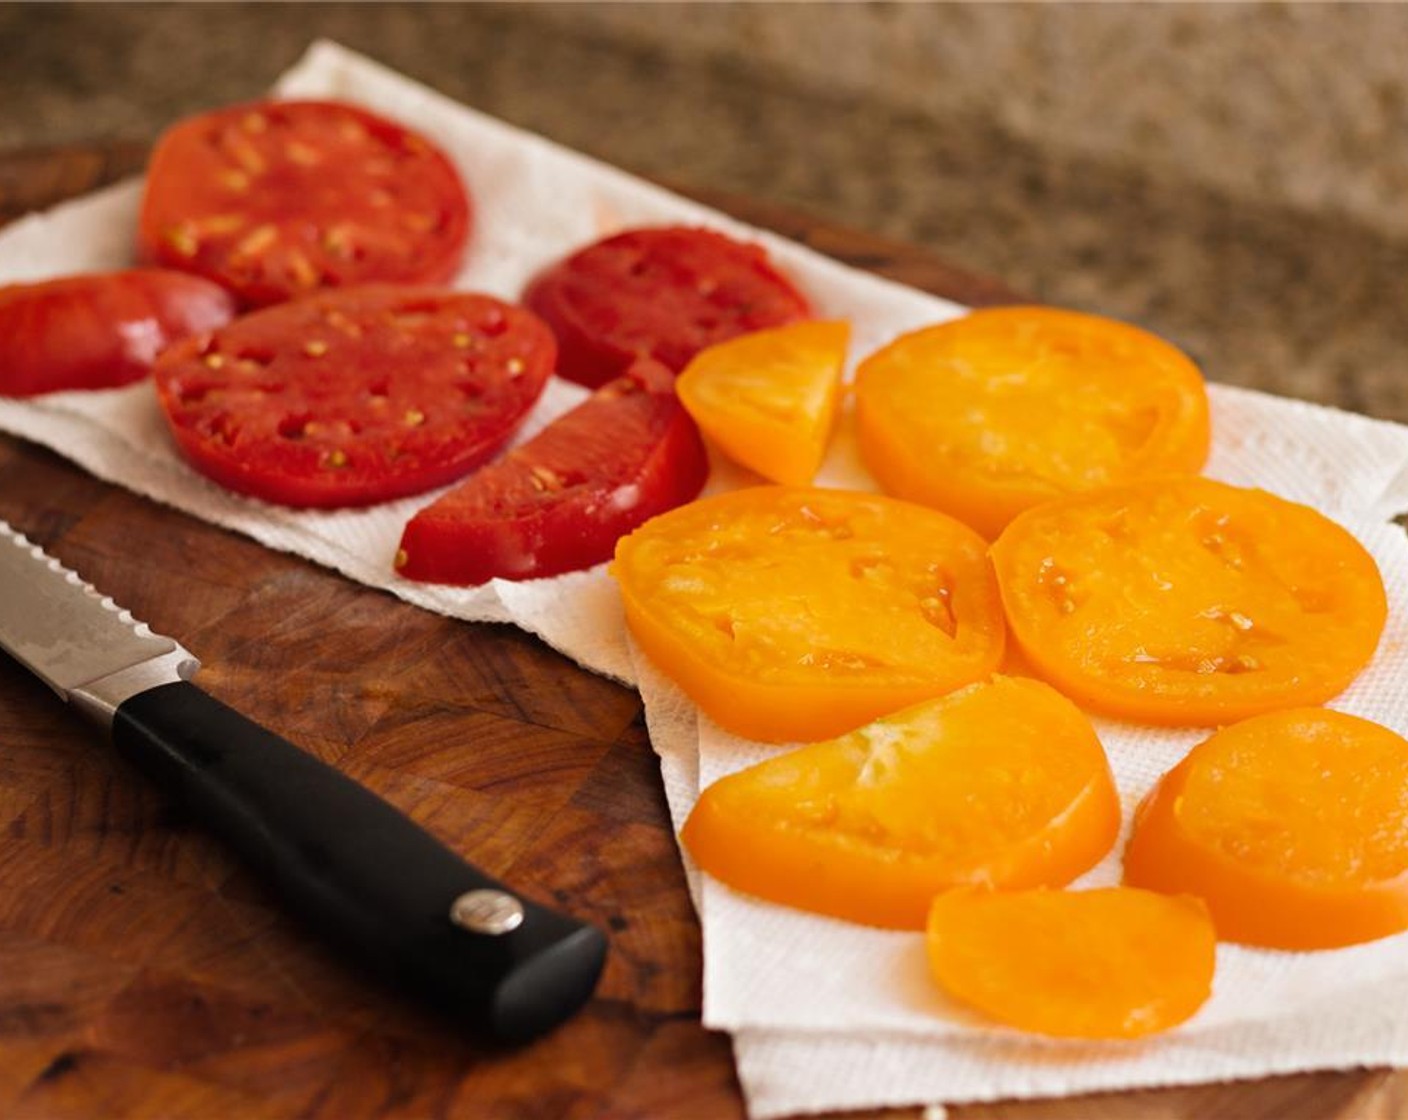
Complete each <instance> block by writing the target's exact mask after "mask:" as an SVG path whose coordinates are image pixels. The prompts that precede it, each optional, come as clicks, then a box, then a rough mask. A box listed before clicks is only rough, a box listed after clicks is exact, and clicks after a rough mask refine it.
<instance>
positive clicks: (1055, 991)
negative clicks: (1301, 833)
mask: <svg viewBox="0 0 1408 1120" xmlns="http://www.w3.org/2000/svg"><path fill="white" fill-rule="evenodd" d="M926 940H927V945H928V952H929V968H930V972H931V973H932V975H933V977H934V979H935V981H936V982H937V983H938V985H939V986H940V987H941V988H942V989H943V990H944V991H945V992H947V993H948V994H949V995H951V996H953V997H954V998H955V999H956V1000H958V1001H959V1002H960V1003H963V1004H966V1005H968V1006H969V1007H972V1008H973V1009H974V1010H976V1011H979V1012H981V1013H983V1014H984V1015H987V1016H988V1017H989V1018H992V1019H995V1020H996V1021H997V1022H999V1023H1003V1024H1006V1025H1007V1026H1010V1027H1016V1028H1017V1029H1019V1030H1024V1031H1031V1032H1033V1033H1036V1034H1044V1035H1051V1036H1054V1037H1057V1038H1087V1039H1121V1038H1142V1037H1143V1036H1145V1035H1150V1034H1155V1033H1157V1032H1159V1031H1165V1030H1168V1029H1169V1028H1171V1027H1175V1026H1177V1025H1178V1024H1179V1023H1182V1022H1184V1021H1185V1020H1187V1019H1188V1018H1190V1017H1191V1016H1192V1015H1193V1014H1194V1013H1195V1012H1196V1011H1197V1010H1198V1009H1199V1008H1200V1007H1202V1005H1203V1004H1204V1003H1206V1002H1207V999H1208V997H1209V996H1210V995H1211V994H1212V979H1213V972H1214V969H1215V968H1216V964H1217V952H1216V950H1217V939H1216V937H1215V935H1214V933H1213V925H1212V922H1211V921H1210V920H1209V918H1208V913H1207V908H1206V907H1204V906H1203V904H1202V903H1201V902H1200V901H1199V900H1198V899H1196V898H1188V897H1177V898H1173V897H1169V896H1167V895H1162V894H1155V893H1153V892H1152V891H1142V890H1134V889H1132V888H1129V887H1111V888H1105V889H1103V890H1089V891H1053V890H1032V891H1016V892H1012V893H1004V892H982V891H976V890H958V891H951V892H950V893H948V894H944V895H940V896H939V897H938V898H936V899H935V900H934V906H933V910H932V911H931V912H930V915H929V928H928V935H927V938H926Z"/></svg>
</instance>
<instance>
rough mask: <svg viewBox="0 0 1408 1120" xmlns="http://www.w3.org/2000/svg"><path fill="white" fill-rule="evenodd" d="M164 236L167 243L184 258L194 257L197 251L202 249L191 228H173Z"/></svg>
mask: <svg viewBox="0 0 1408 1120" xmlns="http://www.w3.org/2000/svg"><path fill="white" fill-rule="evenodd" d="M163 236H164V238H165V239H166V243H167V244H168V245H170V246H171V247H172V248H173V249H175V250H176V252H178V253H180V254H181V256H183V257H194V256H195V255H196V250H197V249H198V248H200V245H199V243H198V242H197V241H196V235H195V234H194V233H192V232H191V229H190V227H189V226H172V227H171V228H170V229H168V230H167V231H166V233H165V234H164V235H163Z"/></svg>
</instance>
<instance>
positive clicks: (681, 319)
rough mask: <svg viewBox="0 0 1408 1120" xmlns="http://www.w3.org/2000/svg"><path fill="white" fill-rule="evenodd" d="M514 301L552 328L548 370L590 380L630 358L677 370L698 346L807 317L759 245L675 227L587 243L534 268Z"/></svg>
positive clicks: (601, 379)
mask: <svg viewBox="0 0 1408 1120" xmlns="http://www.w3.org/2000/svg"><path fill="white" fill-rule="evenodd" d="M523 302H524V304H525V305H526V306H527V307H529V308H530V309H531V310H533V311H534V312H536V313H537V314H538V315H540V316H542V318H543V319H544V320H545V321H546V322H547V324H548V325H549V326H550V327H552V329H553V332H554V333H555V334H556V335H557V341H558V345H559V348H560V349H561V358H560V359H559V363H558V370H557V372H558V373H559V374H561V375H562V376H563V377H566V378H569V379H570V380H572V381H577V382H580V383H581V384H583V385H589V386H592V387H595V386H598V385H601V384H603V383H605V382H607V381H609V380H611V378H613V377H616V376H618V375H619V374H621V373H622V372H623V371H624V370H625V369H626V367H627V366H629V365H630V364H631V362H632V361H633V360H634V359H635V358H637V357H642V356H646V357H651V358H654V359H655V360H656V361H658V362H660V363H662V364H663V365H665V366H668V367H669V368H670V369H672V370H674V371H675V372H676V373H678V372H679V371H680V370H682V369H684V367H685V365H686V364H687V363H688V362H689V360H690V359H691V358H692V357H694V355H695V354H697V353H698V352H699V351H700V350H703V349H704V348H705V347H706V346H712V345H714V344H715V343H718V342H723V341H724V340H726V339H730V338H734V337H736V336H737V335H741V334H747V333H748V332H749V331H756V330H762V329H763V328H765V327H776V326H781V325H782V324H784V323H792V322H796V321H798V320H801V319H806V318H809V317H810V315H811V308H810V307H809V306H808V304H807V300H806V297H805V296H803V295H802V293H801V292H799V291H798V290H797V289H796V288H795V287H793V285H792V282H791V281H790V280H788V279H787V277H785V276H784V275H783V274H782V273H781V272H779V271H778V270H777V269H775V268H774V267H773V265H772V263H771V261H769V259H768V256H767V253H766V252H765V251H764V250H763V249H762V248H761V247H760V246H758V245H752V244H747V243H745V242H742V241H735V240H734V239H733V238H730V237H726V236H725V235H724V234H722V233H716V232H715V231H713V230H708V229H694V228H688V227H681V226H667V227H663V228H652V229H633V230H628V231H626V232H624V233H618V234H616V235H615V236H613V237H608V238H606V239H605V240H604V241H597V242H595V243H593V244H591V245H589V246H587V247H586V248H585V249H581V250H579V251H578V252H576V253H574V254H572V255H571V256H570V257H568V258H566V259H565V260H563V261H559V262H558V263H557V264H554V265H552V266H551V267H549V268H548V269H546V270H545V271H544V272H542V273H540V274H539V275H538V276H537V277H536V278H535V279H534V280H533V282H532V283H531V284H530V285H529V287H528V290H527V291H526V292H525V293H524V297H523Z"/></svg>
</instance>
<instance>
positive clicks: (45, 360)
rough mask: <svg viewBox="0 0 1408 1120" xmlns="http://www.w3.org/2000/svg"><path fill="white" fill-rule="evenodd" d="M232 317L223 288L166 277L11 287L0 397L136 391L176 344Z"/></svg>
mask: <svg viewBox="0 0 1408 1120" xmlns="http://www.w3.org/2000/svg"><path fill="white" fill-rule="evenodd" d="M234 314H235V301H234V297H232V296H231V295H230V293H229V292H227V291H225V290H224V289H223V288H221V287H219V286H218V285H216V284H212V283H211V282H210V281H208V280H203V279H201V278H200V277H198V276H188V275H186V274H184V273H180V272H169V271H166V270H164V269H147V268H134V269H127V270H126V271H122V272H94V273H85V274H82V275H79V276H65V277H62V278H60V279H57V280H45V281H41V282H39V283H36V284H11V285H8V286H6V287H3V288H0V396H9V397H31V396H35V395H37V394H39V393H52V392H57V391H59V390H63V389H113V388H117V387H119V386H122V385H128V384H131V383H132V382H134V381H138V380H140V379H141V378H143V377H145V376H147V374H148V373H150V372H151V368H152V363H153V362H154V361H155V360H156V356H157V355H158V354H159V353H161V351H163V350H165V349H166V348H167V347H168V346H170V345H171V344H172V343H174V342H177V341H178V340H180V339H183V338H185V337H187V336H188V335H192V334H199V333H201V332H202V331H208V330H214V329H215V328H216V327H222V326H224V325H225V324H226V323H228V322H229V321H230V320H231V319H232V318H233V317H234Z"/></svg>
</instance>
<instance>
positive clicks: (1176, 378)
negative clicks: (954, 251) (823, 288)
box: [855, 307, 1209, 538]
mask: <svg viewBox="0 0 1408 1120" xmlns="http://www.w3.org/2000/svg"><path fill="white" fill-rule="evenodd" d="M855 394H856V423H857V437H858V440H859V443H860V450H861V455H862V457H863V458H864V460H865V463H866V465H867V466H868V467H869V469H870V471H871V473H872V474H874V476H875V477H876V479H877V480H878V481H879V482H880V484H881V485H882V486H883V487H884V488H885V490H886V491H888V492H889V493H892V494H895V495H897V496H899V497H901V498H907V499H909V500H910V501H915V502H922V503H924V504H925V505H931V506H933V507H934V508H935V509H941V510H943V511H944V512H945V513H950V514H952V515H953V516H954V517H957V518H959V519H960V520H961V521H965V522H967V523H968V524H969V525H972V526H973V527H974V528H976V529H977V530H978V531H979V532H981V533H983V534H984V535H985V536H987V537H989V538H992V537H995V536H996V535H997V534H998V533H999V532H1001V531H1002V528H1003V526H1005V525H1006V524H1007V523H1008V522H1009V521H1010V520H1012V518H1013V517H1015V516H1016V515H1017V514H1018V513H1020V512H1021V511H1022V510H1024V509H1029V508H1030V507H1032V506H1034V505H1038V504H1040V503H1041V502H1045V501H1049V500H1051V499H1052V498H1057V497H1061V496H1062V495H1065V494H1071V493H1082V492H1085V491H1089V490H1094V489H1097V488H1099V487H1103V486H1112V485H1115V484H1118V483H1123V482H1128V481H1131V480H1133V479H1138V478H1143V477H1147V476H1149V475H1152V474H1173V473H1181V472H1185V471H1186V472H1190V473H1192V472H1196V471H1198V470H1200V469H1201V468H1202V465H1203V463H1204V461H1205V460H1206V459H1207V454H1208V444H1209V423H1208V402H1207V391H1206V388H1205V386H1204V384H1203V379H1202V375H1201V374H1200V373H1199V372H1198V368H1197V367H1196V366H1195V365H1194V364H1193V363H1192V362H1191V361H1190V360H1189V359H1188V358H1187V357H1185V356H1184V354H1183V353H1182V352H1181V351H1179V350H1178V349H1176V348H1175V347H1174V346H1172V345H1170V344H1169V343H1167V342H1165V341H1164V340H1163V339H1161V338H1158V337H1157V336H1155V335H1152V334H1149V333H1148V332H1146V331H1142V330H1140V329H1139V328H1137V327H1132V326H1129V325H1127V324H1125V323H1120V322H1116V321H1115V320H1112V319H1104V318H1101V317H1099V316H1095V315H1084V314H1080V313H1078V312H1074V311H1058V310H1055V309H1052V308H1039V307H1002V308H993V309H989V310H985V311H975V312H972V313H971V314H969V315H966V316H964V317H963V318H961V319H955V320H953V321H951V322H947V323H941V324H939V325H938V326H934V327H928V328H925V329H924V330H920V331H916V332H914V333H912V334H907V335H905V336H903V337H902V338H900V339H898V340H896V341H895V342H893V343H891V344H890V345H889V346H887V347H885V348H884V349H883V350H880V351H878V352H877V353H875V354H872V355H871V356H870V357H869V358H867V359H866V360H865V361H864V362H862V363H861V364H860V366H859V368H858V369H857V370H856V389H855Z"/></svg>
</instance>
